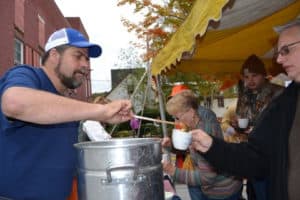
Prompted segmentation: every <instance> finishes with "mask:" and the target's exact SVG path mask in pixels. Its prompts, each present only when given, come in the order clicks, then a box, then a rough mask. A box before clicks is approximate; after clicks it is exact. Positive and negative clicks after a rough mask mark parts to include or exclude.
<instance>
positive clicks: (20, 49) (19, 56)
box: [14, 38, 24, 65]
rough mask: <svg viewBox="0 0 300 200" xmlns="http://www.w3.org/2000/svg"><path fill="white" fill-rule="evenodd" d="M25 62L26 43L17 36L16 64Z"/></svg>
mask: <svg viewBox="0 0 300 200" xmlns="http://www.w3.org/2000/svg"><path fill="white" fill-rule="evenodd" d="M23 62H24V44H23V42H22V41H21V40H19V39H17V38H15V58H14V64H15V65H20V64H23Z"/></svg>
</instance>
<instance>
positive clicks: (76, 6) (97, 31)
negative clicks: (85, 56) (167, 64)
mask: <svg viewBox="0 0 300 200" xmlns="http://www.w3.org/2000/svg"><path fill="white" fill-rule="evenodd" d="M55 2H56V4H57V5H58V7H59V8H60V10H61V12H62V13H63V15H64V16H65V17H80V18H81V21H82V23H83V25H84V27H85V29H86V31H87V33H88V34H89V38H90V41H91V42H93V43H97V44H100V46H101V47H102V56H101V57H100V58H94V59H91V65H92V66H91V67H92V76H91V78H92V92H93V93H95V92H104V91H109V90H110V89H111V81H110V78H111V75H110V69H111V68H112V67H113V65H114V64H115V63H117V58H118V55H119V51H120V49H121V48H127V47H128V46H129V45H130V44H129V42H130V41H132V40H134V38H135V37H134V35H133V34H130V33H128V32H127V30H126V28H125V27H124V26H123V25H122V23H121V17H122V16H123V17H127V16H128V15H131V13H132V11H131V10H130V8H127V9H126V8H125V7H118V6H117V5H116V4H117V0H103V1H99V0H84V1H78V0H55Z"/></svg>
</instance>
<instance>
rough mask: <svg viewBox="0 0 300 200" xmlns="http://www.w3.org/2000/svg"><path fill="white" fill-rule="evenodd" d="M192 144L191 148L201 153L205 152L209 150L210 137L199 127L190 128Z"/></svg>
mask: <svg viewBox="0 0 300 200" xmlns="http://www.w3.org/2000/svg"><path fill="white" fill-rule="evenodd" d="M191 133H192V144H191V148H192V149H195V150H197V151H200V152H202V153H205V152H207V151H208V150H209V148H210V147H211V145H212V141H213V139H212V137H210V136H209V135H208V134H207V133H205V132H204V131H202V130H201V129H196V130H192V131H191Z"/></svg>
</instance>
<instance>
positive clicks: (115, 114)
mask: <svg viewBox="0 0 300 200" xmlns="http://www.w3.org/2000/svg"><path fill="white" fill-rule="evenodd" d="M103 106H105V113H103V114H104V116H105V119H104V120H103V121H104V122H107V123H110V124H115V123H121V122H125V121H128V120H130V119H131V118H132V117H133V112H132V110H131V108H132V105H131V102H130V101H129V100H116V101H113V102H111V103H108V104H105V105H103Z"/></svg>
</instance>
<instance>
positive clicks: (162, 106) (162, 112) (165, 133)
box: [156, 75, 168, 137]
mask: <svg viewBox="0 0 300 200" xmlns="http://www.w3.org/2000/svg"><path fill="white" fill-rule="evenodd" d="M156 86H157V93H158V103H159V112H160V118H161V119H162V120H166V115H165V104H164V100H163V97H162V90H161V85H160V75H157V76H156ZM162 131H163V137H168V131H167V125H166V124H164V123H162Z"/></svg>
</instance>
